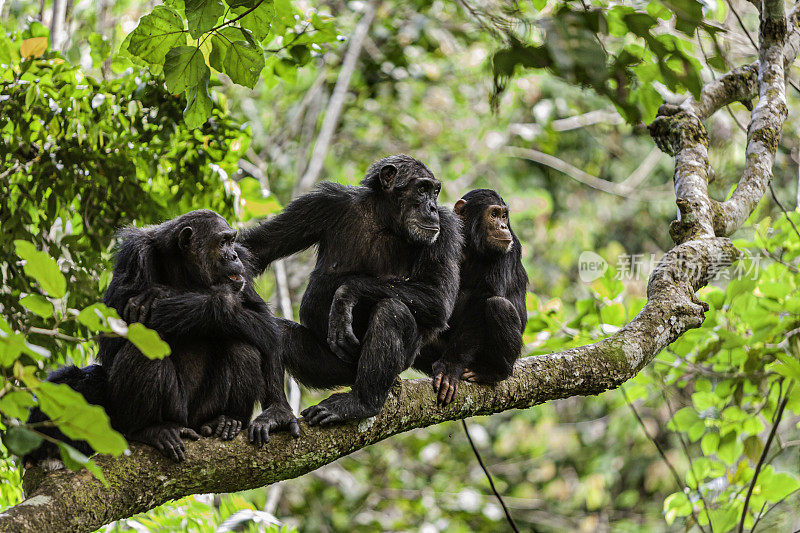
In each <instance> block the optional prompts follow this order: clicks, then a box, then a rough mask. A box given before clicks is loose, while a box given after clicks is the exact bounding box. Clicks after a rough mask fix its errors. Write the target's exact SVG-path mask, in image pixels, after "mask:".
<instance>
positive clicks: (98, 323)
mask: <svg viewBox="0 0 800 533" xmlns="http://www.w3.org/2000/svg"><path fill="white" fill-rule="evenodd" d="M109 318H116V319H119V315H118V314H117V311H116V310H114V309H111V308H110V307H107V306H106V305H104V304H101V303H97V304H92V305H90V306H89V307H86V308H84V309H83V310H82V311H81V312H80V313H78V322H80V323H81V324H82V325H84V326H86V327H87V328H89V329H91V330H93V331H103V332H108V331H111V327H110V326H109V323H108V319H109Z"/></svg>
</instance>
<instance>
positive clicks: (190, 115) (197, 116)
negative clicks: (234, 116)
mask: <svg viewBox="0 0 800 533" xmlns="http://www.w3.org/2000/svg"><path fill="white" fill-rule="evenodd" d="M208 82H209V76H206V77H205V78H204V79H203V81H201V82H200V83H198V84H197V85H195V86H194V87H192V88H191V89H189V90H188V91H186V93H187V94H186V109H184V110H183V119H184V121H185V122H186V126H187V127H188V128H199V127H200V126H202V125H203V124H205V123H206V121H207V120H208V118H209V117H210V116H211V110H212V109H213V108H214V103H213V102H212V101H211V95H209V94H208Z"/></svg>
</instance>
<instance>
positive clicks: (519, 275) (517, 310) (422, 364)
mask: <svg viewBox="0 0 800 533" xmlns="http://www.w3.org/2000/svg"><path fill="white" fill-rule="evenodd" d="M454 211H455V213H456V215H458V217H459V218H461V220H462V221H463V228H464V230H463V231H464V249H463V255H462V259H461V282H460V285H459V289H458V299H457V300H456V305H455V308H454V309H453V314H452V315H451V317H450V320H449V322H448V329H447V330H446V331H445V332H444V333H443V334H442V335H440V337H439V338H438V339H437V340H436V341H435V342H433V343H430V344H429V345H427V346H426V347H424V348H423V350H422V352H421V353H420V356H419V357H418V358H417V360H416V361H415V362H414V367H415V368H417V369H419V370H422V371H424V372H427V373H429V374H431V375H433V376H434V379H433V387H434V390H435V391H436V392H437V393H438V396H437V399H438V401H439V403H440V404H442V405H446V404H448V403H450V401H452V399H453V396H454V395H455V393H456V390H458V383H459V380H460V379H462V378H463V379H466V380H468V381H477V382H483V383H495V382H497V381H501V380H503V379H506V378H507V377H509V376H510V375H511V371H512V368H513V366H514V361H515V360H516V359H517V357H519V355H520V352H521V351H522V332H523V331H525V324H526V323H527V321H528V314H527V311H526V309H525V291H526V287H527V285H528V275H527V274H526V273H525V268H524V267H523V266H522V260H521V256H522V247H521V245H520V242H519V239H518V238H517V236H516V235H515V234H514V231H513V230H512V229H511V222H510V220H509V213H508V206H507V205H506V203H505V202H504V201H503V199H502V198H501V197H500V195H499V194H497V193H496V192H495V191H493V190H491V189H476V190H474V191H470V192H468V193H467V194H465V195H464V197H463V198H461V199H460V200H459V201H458V202H456V205H455V207H454Z"/></svg>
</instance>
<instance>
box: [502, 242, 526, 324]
mask: <svg viewBox="0 0 800 533" xmlns="http://www.w3.org/2000/svg"><path fill="white" fill-rule="evenodd" d="M515 246H519V242H516V243H515ZM518 253H519V252H518ZM527 292H528V274H527V273H526V272H525V267H523V266H522V261H521V260H520V259H519V258H517V259H516V261H514V267H513V270H512V273H511V280H510V284H509V286H508V291H507V294H506V298H507V299H508V300H509V301H510V302H511V304H512V305H513V306H514V309H516V310H517V314H518V315H519V321H520V327H521V329H520V333H524V332H525V326H526V324H527V323H528V308H527V307H526V305H525V295H526V293H527Z"/></svg>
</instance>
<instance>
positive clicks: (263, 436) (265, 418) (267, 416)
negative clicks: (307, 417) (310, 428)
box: [248, 404, 300, 447]
mask: <svg viewBox="0 0 800 533" xmlns="http://www.w3.org/2000/svg"><path fill="white" fill-rule="evenodd" d="M273 429H288V430H289V433H291V434H292V437H295V438H297V437H299V436H300V424H299V423H298V422H297V418H296V417H295V416H294V413H292V410H291V408H290V407H289V406H288V405H285V404H273V405H270V406H269V407H267V408H266V409H264V411H263V412H262V413H261V414H260V415H258V416H257V417H256V419H255V420H253V421H252V422H250V428H249V430H248V433H249V435H248V437H249V439H250V443H252V444H255V445H256V446H259V447H261V446H264V445H265V444H266V443H268V442H269V432H270V431H272V430H273Z"/></svg>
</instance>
